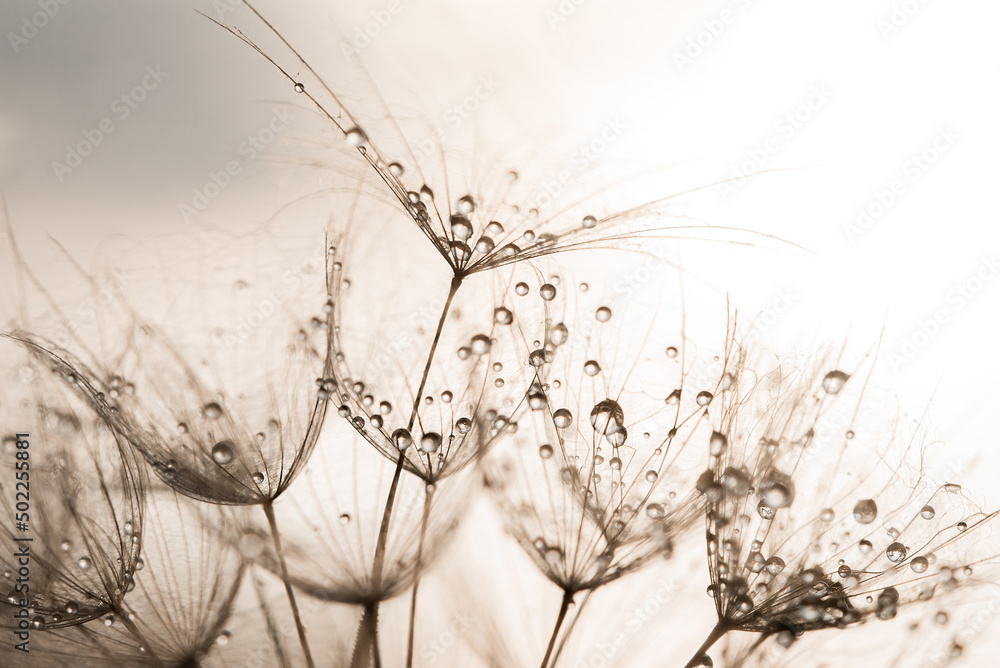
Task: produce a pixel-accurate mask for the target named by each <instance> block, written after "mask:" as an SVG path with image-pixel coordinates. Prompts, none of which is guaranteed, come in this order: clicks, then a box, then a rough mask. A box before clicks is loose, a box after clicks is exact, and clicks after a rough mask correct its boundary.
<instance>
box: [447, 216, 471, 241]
mask: <svg viewBox="0 0 1000 668" xmlns="http://www.w3.org/2000/svg"><path fill="white" fill-rule="evenodd" d="M451 234H452V236H454V237H455V238H456V239H458V240H459V241H466V240H468V238H469V237H471V236H472V223H470V222H469V219H468V218H466V217H465V216H457V215H456V216H452V217H451Z"/></svg>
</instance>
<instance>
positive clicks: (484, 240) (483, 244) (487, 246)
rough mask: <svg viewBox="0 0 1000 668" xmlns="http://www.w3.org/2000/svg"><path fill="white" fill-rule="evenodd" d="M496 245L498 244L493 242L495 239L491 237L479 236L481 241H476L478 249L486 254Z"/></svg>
mask: <svg viewBox="0 0 1000 668" xmlns="http://www.w3.org/2000/svg"><path fill="white" fill-rule="evenodd" d="M495 247H496V244H495V243H493V239H490V238H489V237H479V241H477V242H476V250H477V251H479V252H480V253H482V254H483V255H486V254H487V253H489V252H490V251H492V250H493V249H494V248H495Z"/></svg>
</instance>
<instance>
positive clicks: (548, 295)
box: [538, 283, 556, 302]
mask: <svg viewBox="0 0 1000 668" xmlns="http://www.w3.org/2000/svg"><path fill="white" fill-rule="evenodd" d="M538 295H539V296H540V297H541V298H542V299H544V300H545V301H547V302H550V301H552V300H553V299H555V298H556V286H554V285H552V284H551V283H546V284H544V285H543V286H542V287H540V288H538Z"/></svg>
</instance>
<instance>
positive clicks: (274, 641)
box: [250, 573, 289, 668]
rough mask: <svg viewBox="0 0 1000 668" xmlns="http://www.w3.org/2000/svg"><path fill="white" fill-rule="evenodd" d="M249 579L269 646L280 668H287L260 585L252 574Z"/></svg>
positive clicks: (275, 628) (279, 637)
mask: <svg viewBox="0 0 1000 668" xmlns="http://www.w3.org/2000/svg"><path fill="white" fill-rule="evenodd" d="M250 579H251V580H253V588H254V591H256V592H257V600H258V601H259V602H260V614H261V615H262V616H263V617H264V622H265V623H266V624H267V634H268V635H269V636H270V637H271V644H272V645H274V653H275V655H276V658H277V659H278V661H279V662H280V663H281V668H289V663H288V657H287V656H285V648H284V647H282V646H281V636H280V635H279V634H278V629H277V627H276V626H275V625H274V618H273V617H272V616H271V609H270V608H269V607H268V606H267V601H266V600H264V592H263V591H261V587H260V583H259V582H258V581H257V578H255V577H254V576H253V574H252V573H251V574H250Z"/></svg>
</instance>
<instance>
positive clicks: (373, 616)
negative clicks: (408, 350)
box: [351, 276, 462, 668]
mask: <svg viewBox="0 0 1000 668" xmlns="http://www.w3.org/2000/svg"><path fill="white" fill-rule="evenodd" d="M461 286H462V277H461V276H455V277H454V278H453V279H452V280H451V287H450V288H449V290H448V298H447V299H446V300H445V302H444V308H443V309H441V318H440V319H439V320H438V325H437V330H436V331H435V332H434V340H433V341H432V342H431V347H430V350H429V351H428V352H427V362H426V363H425V364H424V372H423V375H422V376H421V377H420V385H419V386H418V387H417V393H416V395H414V399H413V410H412V411H411V413H410V420H409V422H408V423H407V426H406V429H407V431H409V430H411V429H413V425H414V423H415V422H416V420H417V410H418V409H419V408H420V400H421V399H422V398H423V393H424V387H425V386H426V385H427V379H428V378H429V377H430V373H431V364H433V362H434V354H435V353H436V352H437V347H438V342H439V341H440V340H441V332H443V331H444V323H445V321H446V320H447V319H448V312H449V311H450V310H451V302H452V301H453V300H454V299H455V295H456V294H457V293H458V289H459V288H460V287H461ZM405 462H406V455H405V453H404V452H402V451H400V453H399V454H398V455H397V457H396V470H395V471H394V472H393V475H392V483H391V484H390V485H389V495H388V497H387V498H386V500H385V510H384V511H383V512H382V524H381V526H380V527H379V531H378V541H377V542H376V544H375V557H374V558H373V560H372V584H371V587H372V593H373V594H375V595H376V596H377V595H378V592H379V588H380V587H381V586H382V569H383V568H384V567H385V551H386V545H387V543H388V542H389V521H390V520H391V519H392V509H393V506H394V505H395V503H396V492H397V490H398V489H399V479H400V477H401V476H402V473H403V464H404V463H405ZM425 511H426V508H425ZM422 539H423V533H421V540H422ZM418 558H419V557H418ZM378 606H379V603H378V601H377V600H376V601H374V602H373V603H370V604H368V605H366V606H365V612H364V614H362V616H361V622H360V624H359V626H358V634H359V635H358V637H359V638H361V635H360V634H361V633H362V631H363V630H364V625H365V624H370V625H371V636H372V638H373V642H375V640H374V639H375V638H376V636H377V633H378ZM411 612H412V610H411ZM411 624H412V619H411ZM375 644H376V646H375V647H374V648H373V652H374V653H375V657H376V668H378V647H377V642H376V643H375ZM360 647H361V643H360V642H358V643H357V644H356V645H355V647H354V658H353V659H352V660H351V666H355V665H357V664H356V661H357V660H358V650H359V649H360Z"/></svg>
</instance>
